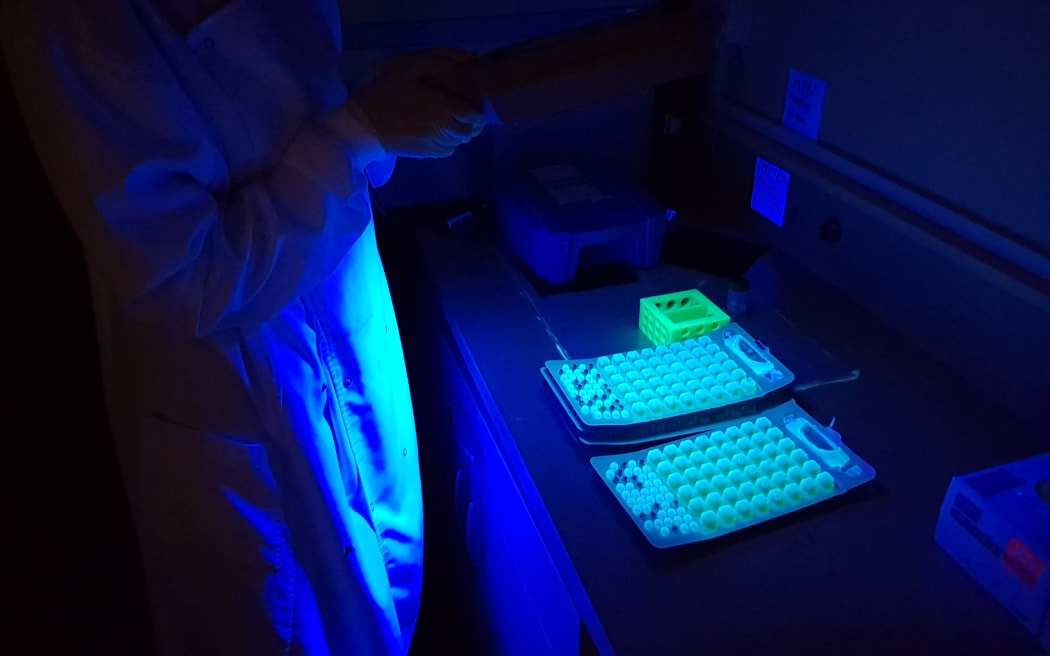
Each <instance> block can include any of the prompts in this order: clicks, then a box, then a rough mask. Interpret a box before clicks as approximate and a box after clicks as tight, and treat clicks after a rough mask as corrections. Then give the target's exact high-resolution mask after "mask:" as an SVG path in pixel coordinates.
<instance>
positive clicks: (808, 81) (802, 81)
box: [781, 70, 828, 139]
mask: <svg viewBox="0 0 1050 656" xmlns="http://www.w3.org/2000/svg"><path fill="white" fill-rule="evenodd" d="M827 87H828V85H827V83H826V82H824V80H820V79H817V78H815V77H813V76H812V75H806V74H805V73H802V72H800V71H796V70H792V71H791V73H790V74H789V75H788V88H787V97H786V98H785V99H784V116H783V118H782V119H781V121H782V122H783V123H784V125H786V126H788V127H789V128H791V129H792V130H796V131H798V132H801V133H802V134H804V135H806V136H807V137H809V138H810V139H816V138H817V135H818V134H819V133H820V117H821V114H822V113H823V111H824V93H825V91H827Z"/></svg>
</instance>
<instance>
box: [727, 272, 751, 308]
mask: <svg viewBox="0 0 1050 656" xmlns="http://www.w3.org/2000/svg"><path fill="white" fill-rule="evenodd" d="M750 289H751V285H750V284H749V283H748V281H747V279H746V278H737V279H735V280H732V281H730V283H729V293H728V294H727V296H726V312H728V313H729V314H730V315H731V316H734V317H737V316H741V315H743V314H744V313H745V312H747V293H748V291H750Z"/></svg>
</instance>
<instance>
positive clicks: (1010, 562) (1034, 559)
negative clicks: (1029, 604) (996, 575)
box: [1003, 538, 1043, 587]
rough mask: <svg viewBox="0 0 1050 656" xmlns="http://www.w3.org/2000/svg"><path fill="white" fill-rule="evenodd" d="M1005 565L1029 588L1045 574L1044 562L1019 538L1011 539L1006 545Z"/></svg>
mask: <svg viewBox="0 0 1050 656" xmlns="http://www.w3.org/2000/svg"><path fill="white" fill-rule="evenodd" d="M1003 565H1004V566H1005V567H1006V569H1008V570H1010V571H1011V572H1013V573H1014V575H1015V576H1017V578H1019V579H1021V581H1022V582H1023V583H1024V584H1025V585H1027V586H1028V587H1032V586H1033V585H1035V582H1036V581H1038V580H1039V577H1040V576H1041V575H1042V573H1043V561H1042V560H1040V559H1039V556H1037V555H1035V554H1034V553H1032V551H1031V550H1030V549H1029V548H1028V547H1026V546H1025V544H1024V542H1021V541H1020V540H1018V539H1017V538H1011V539H1010V544H1008V545H1006V553H1004V554H1003Z"/></svg>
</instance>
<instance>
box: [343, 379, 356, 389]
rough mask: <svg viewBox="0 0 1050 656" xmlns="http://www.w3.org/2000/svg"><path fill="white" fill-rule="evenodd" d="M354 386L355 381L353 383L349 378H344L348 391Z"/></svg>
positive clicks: (344, 384) (344, 385)
mask: <svg viewBox="0 0 1050 656" xmlns="http://www.w3.org/2000/svg"><path fill="white" fill-rule="evenodd" d="M353 384H354V381H352V380H351V379H349V378H344V379H343V387H345V388H346V389H350V386H351V385H353Z"/></svg>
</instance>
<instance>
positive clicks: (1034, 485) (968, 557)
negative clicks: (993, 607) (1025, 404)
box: [936, 453, 1050, 651]
mask: <svg viewBox="0 0 1050 656" xmlns="http://www.w3.org/2000/svg"><path fill="white" fill-rule="evenodd" d="M936 540H937V543H938V544H939V545H941V547H943V548H944V550H945V551H947V552H948V553H949V554H950V555H951V556H952V558H954V559H955V560H956V561H957V562H958V563H959V564H960V565H962V567H963V568H964V569H965V570H966V571H967V572H969V573H970V575H971V576H973V578H974V579H976V580H977V582H978V583H980V584H981V585H982V586H984V588H985V589H986V590H988V592H990V593H991V594H992V596H994V597H995V598H996V599H997V600H998V601H999V603H1001V604H1002V605H1003V606H1005V607H1006V608H1007V609H1008V610H1009V611H1010V612H1011V613H1012V614H1013V615H1014V616H1015V617H1016V618H1017V619H1018V620H1019V621H1020V622H1021V624H1023V625H1024V626H1025V628H1027V629H1028V630H1029V631H1031V632H1032V633H1033V634H1035V635H1036V636H1037V637H1038V638H1039V643H1040V645H1042V647H1043V649H1046V650H1048V651H1050V453H1046V454H1043V455H1039V456H1035V457H1032V458H1029V459H1027V460H1021V461H1018V462H1015V463H1011V464H1008V465H1003V466H1001V467H994V468H992V469H987V470H984V471H979V472H975V473H972V474H966V475H964V476H956V477H955V478H953V479H952V482H951V484H950V485H949V486H948V492H947V494H946V495H945V497H944V502H943V504H942V505H941V512H940V517H939V519H938V520H937V531H936Z"/></svg>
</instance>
